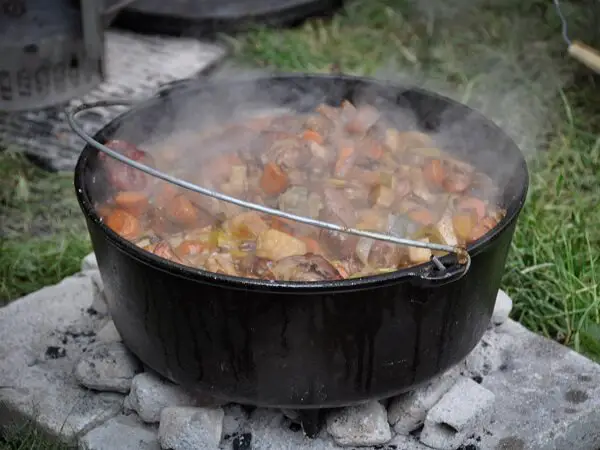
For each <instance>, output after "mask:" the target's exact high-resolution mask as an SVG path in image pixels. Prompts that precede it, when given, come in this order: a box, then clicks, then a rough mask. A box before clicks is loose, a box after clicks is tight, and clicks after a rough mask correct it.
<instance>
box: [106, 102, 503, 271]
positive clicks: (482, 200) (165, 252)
mask: <svg viewBox="0 0 600 450" xmlns="http://www.w3.org/2000/svg"><path fill="white" fill-rule="evenodd" d="M177 140H178V142H174V141H173V142H170V143H169V145H164V146H161V148H160V149H157V150H156V151H154V152H152V153H148V152H145V151H143V150H141V149H139V148H137V147H136V146H134V145H132V144H130V143H127V142H124V141H117V140H112V141H109V142H107V143H106V144H105V145H107V146H108V147H110V148H112V149H114V150H116V151H119V152H122V153H123V154H124V155H126V156H128V157H129V158H131V159H134V160H137V161H140V162H143V163H145V164H148V165H151V166H153V167H156V168H157V169H160V170H163V171H165V172H168V173H171V174H176V175H177V176H179V177H181V178H184V179H186V180H189V181H191V182H194V183H196V184H198V185H200V186H203V187H207V188H211V189H215V190H217V191H219V192H222V193H225V194H228V195H230V196H234V197H236V198H240V199H244V200H248V201H251V202H255V203H258V204H262V205H267V206H270V207H274V208H278V209H280V210H283V211H287V212H290V213H293V214H297V215H301V216H307V217H312V218H314V219H321V220H325V221H328V222H334V223H337V224H340V225H343V226H347V227H355V228H358V229H364V230H371V231H377V232H383V233H390V234H393V235H396V236H398V237H408V238H412V239H418V240H422V241H425V242H436V243H441V244H447V245H453V246H455V245H462V246H464V245H467V244H469V243H471V242H473V241H475V240H477V239H479V238H480V237H482V236H483V235H484V234H486V233H487V232H489V231H490V230H492V229H493V228H494V227H495V226H496V225H497V224H498V222H499V221H500V220H501V219H502V218H503V217H504V215H505V211H504V210H502V209H501V208H500V207H499V206H498V203H497V199H498V189H497V187H496V186H495V185H494V183H493V182H492V180H491V179H490V178H489V177H488V176H487V175H485V174H483V173H481V172H478V171H477V170H475V168H474V167H473V166H471V165H470V164H468V163H467V162H465V161H460V160H457V159H456V158H454V157H452V156H451V155H450V154H448V153H446V152H444V151H443V150H442V149H440V148H438V147H437V146H436V144H435V142H434V140H433V139H432V138H431V137H430V136H429V135H427V134H425V133H422V132H419V131H414V130H409V131H403V130H398V129H396V128H394V127H393V126H392V125H391V124H390V123H388V121H387V120H386V119H385V118H384V117H383V116H382V115H381V114H380V112H379V111H378V110H377V109H375V108H373V107H371V106H368V105H365V106H359V107H355V106H354V105H352V104H351V103H350V102H347V101H345V102H343V103H342V105H341V106H340V107H332V106H328V105H321V106H319V107H318V108H316V110H315V111H314V113H313V114H309V115H293V114H282V115H272V116H266V117H259V118H250V119H247V120H245V121H242V122H240V123H235V124H233V125H230V126H228V127H223V128H220V129H216V130H210V131H208V132H198V133H197V134H196V135H188V136H182V137H180V138H179V139H177ZM190 147H191V148H197V149H198V151H195V152H194V153H193V154H194V155H197V158H198V159H197V160H195V159H193V158H190V153H191V152H190V151H189V149H190ZM204 149H207V150H208V149H210V150H208V151H209V152H210V154H212V155H216V156H213V157H209V158H206V157H205V155H206V153H207V152H205V151H204ZM203 155H204V156H203ZM100 156H101V158H102V161H103V165H104V169H105V171H106V174H107V177H108V180H109V183H110V186H111V189H112V191H111V192H112V194H111V196H110V198H109V200H108V201H105V202H103V203H102V204H99V205H96V207H97V210H98V212H99V214H100V216H101V217H102V219H103V220H104V222H105V224H106V225H107V226H108V227H110V228H111V229H112V230H114V231H115V232H116V233H118V234H119V235H120V236H122V237H123V238H124V239H127V240H129V241H132V242H134V243H135V244H136V245H138V246H139V247H141V248H143V249H144V250H146V251H149V252H152V253H154V254H155V255H157V256H159V257H162V258H165V259H167V260H170V261H174V262H177V263H179V264H184V265H188V266H191V267H195V268H202V269H205V270H208V271H212V272H215V273H221V274H227V275H232V276H241V277H247V278H259V279H272V280H285V281H305V282H308V281H322V280H339V279H345V278H355V277H362V276H370V275H376V274H381V273H385V272H391V271H395V270H398V269H402V268H406V267H410V266H413V265H417V264H421V263H424V262H427V261H429V260H430V259H431V257H432V255H433V254H432V252H431V251H430V250H428V249H423V248H416V247H405V246H399V245H395V244H390V243H386V242H382V241H375V240H372V239H368V238H362V237H358V236H354V235H350V234H347V233H339V232H332V231H329V230H323V229H320V228H317V227H313V226H308V225H305V224H300V223H296V222H291V221H288V220H283V219H281V218H278V217H274V216H271V215H266V214H262V213H259V212H255V211H249V210H245V209H243V208H241V207H238V206H236V205H232V204H229V203H226V202H222V201H219V200H216V199H212V198H209V197H206V196H204V195H201V194H198V193H195V192H191V191H188V190H185V189H181V188H179V187H176V186H174V185H172V184H170V183H167V182H164V181H162V180H159V179H155V178H153V177H151V176H149V175H147V174H145V173H143V172H141V171H139V170H137V169H134V168H131V167H129V166H127V165H125V164H123V163H121V162H119V161H117V160H114V159H112V158H110V157H108V156H106V155H105V154H101V155H100ZM184 160H185V164H183V167H182V164H181V162H182V161H184Z"/></svg>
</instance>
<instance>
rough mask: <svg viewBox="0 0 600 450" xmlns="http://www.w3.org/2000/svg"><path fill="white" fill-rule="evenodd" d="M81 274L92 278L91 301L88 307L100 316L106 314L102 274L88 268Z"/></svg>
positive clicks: (106, 307)
mask: <svg viewBox="0 0 600 450" xmlns="http://www.w3.org/2000/svg"><path fill="white" fill-rule="evenodd" d="M83 274H84V275H85V276H87V277H89V278H90V279H91V280H92V286H93V292H92V295H93V297H92V302H91V303H90V305H89V307H90V309H92V310H93V311H96V313H98V315H100V316H102V317H103V316H106V315H108V304H107V303H106V297H105V295H104V282H103V281H102V276H101V275H100V271H98V270H89V271H87V272H83Z"/></svg>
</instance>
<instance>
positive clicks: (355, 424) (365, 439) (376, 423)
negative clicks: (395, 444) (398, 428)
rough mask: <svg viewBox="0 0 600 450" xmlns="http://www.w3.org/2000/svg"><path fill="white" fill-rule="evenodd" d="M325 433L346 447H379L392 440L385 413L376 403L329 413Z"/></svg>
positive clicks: (379, 404) (380, 405)
mask: <svg viewBox="0 0 600 450" xmlns="http://www.w3.org/2000/svg"><path fill="white" fill-rule="evenodd" d="M327 431H328V432H329V434H330V435H331V437H333V439H334V440H335V442H336V443H337V444H338V445H342V446H347V447H367V446H373V445H381V444H385V443H386V442H388V441H389V440H390V439H391V438H392V434H391V431H390V425H389V424H388V420H387V412H386V410H385V408H384V407H383V405H382V404H381V403H379V402H378V401H371V402H369V403H365V404H363V405H358V406H351V407H348V408H342V409H340V410H337V411H333V412H331V413H330V414H329V416H328V417H327Z"/></svg>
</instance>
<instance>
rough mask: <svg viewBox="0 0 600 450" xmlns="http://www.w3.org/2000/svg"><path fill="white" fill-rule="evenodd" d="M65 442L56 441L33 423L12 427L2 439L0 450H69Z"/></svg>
mask: <svg viewBox="0 0 600 450" xmlns="http://www.w3.org/2000/svg"><path fill="white" fill-rule="evenodd" d="M68 448H70V447H68V446H67V445H65V444H61V443H58V442H54V441H52V440H51V439H49V438H48V436H47V435H46V434H44V433H42V432H41V431H39V430H37V429H36V428H35V427H34V426H32V425H31V424H25V425H22V426H19V427H16V426H14V427H11V428H9V429H8V430H6V431H5V432H4V437H3V438H2V439H1V440H0V450H67V449H68Z"/></svg>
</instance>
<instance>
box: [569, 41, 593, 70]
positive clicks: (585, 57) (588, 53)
mask: <svg viewBox="0 0 600 450" xmlns="http://www.w3.org/2000/svg"><path fill="white" fill-rule="evenodd" d="M568 51H569V55H570V56H571V57H573V58H575V59H576V60H578V61H579V62H580V63H582V64H585V65H586V66H588V67H589V68H590V69H592V70H594V71H595V72H597V73H600V52H599V51H598V50H596V49H595V48H592V47H590V46H589V45H585V44H584V43H583V42H579V41H573V43H572V44H571V45H569V50H568Z"/></svg>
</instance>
